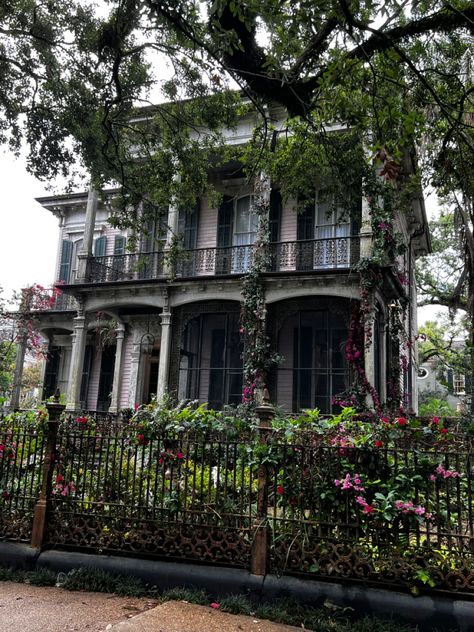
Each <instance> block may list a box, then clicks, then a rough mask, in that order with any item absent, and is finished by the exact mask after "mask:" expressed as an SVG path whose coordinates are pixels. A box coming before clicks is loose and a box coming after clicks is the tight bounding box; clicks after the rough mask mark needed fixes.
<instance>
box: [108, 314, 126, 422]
mask: <svg viewBox="0 0 474 632" xmlns="http://www.w3.org/2000/svg"><path fill="white" fill-rule="evenodd" d="M115 333H116V338H117V347H116V350H115V365H114V380H113V383H112V397H111V399H110V406H109V412H110V413H116V412H118V402H119V396H120V381H121V379H122V351H123V339H124V337H125V325H124V324H123V323H118V325H117V327H116V329H115Z"/></svg>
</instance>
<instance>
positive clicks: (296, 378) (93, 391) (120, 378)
mask: <svg viewBox="0 0 474 632" xmlns="http://www.w3.org/2000/svg"><path fill="white" fill-rule="evenodd" d="M252 117H253V115H252V114H248V115H247V116H246V117H245V119H243V120H242V121H241V125H240V126H239V127H238V129H236V130H234V131H232V132H229V142H236V143H237V142H238V143H245V142H246V140H248V139H249V138H250V136H251V133H252V129H253V120H254V119H253V118H252ZM209 177H210V178H213V180H214V182H215V185H216V189H217V190H218V192H219V193H220V194H221V195H222V198H221V201H220V203H215V202H213V201H212V200H211V199H207V198H206V197H205V196H203V197H202V198H201V199H199V200H196V204H195V207H194V208H193V209H185V210H183V209H181V210H180V209H178V208H176V207H174V206H173V205H172V204H171V205H170V206H169V209H167V212H166V213H165V214H164V215H163V214H162V215H161V216H160V217H159V218H157V220H156V221H155V222H154V223H153V225H150V226H149V229H148V231H147V233H146V234H142V235H140V236H139V238H138V239H136V240H135V243H136V248H135V249H134V251H132V252H131V251H130V250H129V249H128V248H127V242H128V239H129V238H130V236H131V234H130V233H127V232H126V231H125V232H124V231H120V230H118V229H115V228H112V227H111V226H110V225H109V224H108V222H107V219H108V216H109V214H110V208H109V205H108V201H107V200H110V199H111V198H112V197H113V195H114V192H113V191H111V192H108V193H107V194H106V195H103V196H100V199H99V196H98V195H97V194H96V193H95V192H94V191H89V192H84V193H74V194H67V195H63V196H61V195H55V196H51V197H43V198H39V199H38V201H39V202H40V203H41V205H42V206H43V208H44V209H46V210H47V211H49V212H52V213H54V215H55V216H56V217H57V218H58V220H59V243H58V253H57V266H56V270H57V274H56V279H57V280H58V281H59V282H60V283H61V284H62V288H63V293H62V295H61V297H60V298H59V300H58V301H57V302H56V305H55V306H54V308H53V309H51V310H50V311H49V312H48V313H43V314H41V315H40V327H41V331H42V333H43V335H44V336H45V337H47V339H48V341H49V354H48V359H47V361H46V363H45V376H44V397H48V396H50V395H51V394H52V393H53V392H54V391H55V389H57V388H59V389H60V391H61V392H62V393H65V394H66V396H67V405H68V408H69V409H71V410H73V409H74V410H78V409H87V410H108V411H110V412H116V411H118V410H120V409H121V408H125V407H133V406H134V405H136V404H141V403H146V402H148V401H150V399H151V398H152V397H154V396H158V397H161V396H162V395H164V394H165V393H170V394H171V395H172V396H174V397H176V398H179V399H184V398H186V399H197V400H200V401H206V402H209V405H210V406H212V407H222V405H224V404H238V403H240V402H241V399H242V390H243V386H244V384H243V354H244V353H249V352H251V350H249V349H246V350H244V348H243V341H242V335H241V325H240V310H241V283H242V277H243V275H245V274H246V272H247V271H248V270H249V269H250V267H251V266H252V261H253V248H254V247H253V244H254V241H255V239H256V234H257V230H258V217H257V215H256V213H255V212H254V210H253V205H252V200H253V195H254V186H253V185H252V184H249V183H248V181H247V180H246V179H245V178H244V177H243V174H242V172H241V170H240V169H239V165H236V164H228V165H226V166H224V167H221V168H219V169H215V170H213V171H210V172H209ZM269 187H270V188H271V190H270V191H269V195H270V213H269V232H270V235H269V239H270V245H269V264H268V269H267V271H266V272H265V273H264V278H265V296H266V304H267V316H268V319H267V322H268V333H269V335H270V340H271V344H272V347H273V349H274V350H275V351H276V352H277V353H278V354H279V355H280V356H281V358H282V360H281V362H280V364H279V365H278V366H277V367H276V368H275V369H274V371H273V374H272V375H271V379H270V380H269V388H270V394H271V397H272V400H273V402H274V403H275V404H277V405H278V406H281V407H282V408H283V409H285V410H288V411H297V410H300V409H303V408H312V407H318V408H319V409H320V410H321V411H322V412H325V413H328V412H331V410H332V409H333V400H334V398H337V396H338V394H340V393H341V392H343V391H344V390H345V389H347V388H348V386H349V385H350V383H351V379H352V375H351V367H350V366H349V364H348V361H347V357H346V352H345V343H346V339H347V335H348V328H349V322H350V312H351V310H350V306H351V302H354V301H359V300H360V287H359V273H358V271H357V269H356V264H357V263H358V261H359V260H360V258H361V257H364V256H367V254H368V253H370V251H371V244H372V240H373V235H372V229H371V223H370V218H369V206H368V204H367V203H366V201H365V200H363V199H361V201H360V209H359V211H358V212H357V214H356V216H354V214H352V216H348V214H347V213H345V209H344V208H341V207H340V206H339V205H338V203H337V201H336V200H334V199H332V198H331V197H330V196H328V195H327V194H326V191H325V183H324V182H315V183H314V195H313V196H311V197H310V198H307V199H306V200H305V205H304V209H303V210H301V205H300V210H299V212H297V206H298V201H297V200H295V199H288V200H284V199H283V198H282V195H281V193H280V191H279V188H278V183H277V182H276V183H271V184H269ZM104 200H105V201H104ZM394 229H395V230H396V231H397V232H398V233H399V234H400V235H402V237H403V239H404V241H405V242H406V244H407V250H406V254H405V255H404V257H402V261H401V262H400V264H399V271H398V272H399V274H400V272H401V273H402V274H403V275H404V276H405V278H406V279H408V281H409V282H408V283H406V284H403V283H400V280H399V277H397V274H395V272H394V271H393V270H386V271H385V272H384V275H385V277H386V278H384V282H383V283H382V284H381V285H380V288H379V289H377V292H376V296H375V299H374V310H375V318H374V322H373V335H372V340H371V344H370V345H368V346H367V348H366V349H365V351H364V353H365V371H366V374H367V377H368V378H369V380H370V381H371V383H372V384H373V385H374V387H375V388H376V389H377V391H378V392H379V394H380V397H381V400H382V401H384V399H385V398H386V396H387V384H388V383H389V382H390V375H389V373H390V364H391V362H392V361H393V358H392V359H391V356H393V354H394V353H396V354H398V356H399V357H397V360H396V361H397V362H398V361H403V363H404V365H405V367H406V371H405V379H404V385H403V388H404V391H405V398H406V403H407V404H408V405H409V406H411V407H414V408H416V388H413V385H414V384H416V366H415V364H416V363H415V362H414V359H413V358H412V357H411V353H412V350H411V346H410V345H407V346H406V348H404V346H403V343H402V342H401V341H400V340H399V339H398V337H397V341H396V344H395V341H394V339H393V334H392V332H391V331H390V330H389V327H388V323H389V311H390V308H391V307H390V306H391V305H392V304H393V302H394V301H398V300H399V299H400V298H402V299H403V300H405V302H407V303H408V317H407V321H406V322H405V323H404V327H405V329H406V332H407V336H408V337H410V336H412V335H414V333H415V332H416V311H415V310H416V300H415V298H416V289H415V282H414V260H415V257H416V256H417V254H418V253H420V252H422V251H426V250H427V249H428V248H429V236H428V233H427V229H426V217H425V212H424V206H423V200H422V198H421V196H420V197H419V198H414V199H413V202H412V210H411V213H410V214H409V215H407V214H400V215H399V217H397V218H395V226H394ZM174 235H180V236H181V240H182V241H181V243H182V246H183V249H184V253H183V254H182V256H181V257H180V258H179V259H178V261H177V263H176V265H175V269H174V270H173V271H172V274H170V270H169V266H170V263H169V261H168V260H167V257H166V253H167V250H168V249H169V247H170V244H171V242H172V239H173V236H174ZM104 334H105V335H104ZM403 354H405V356H406V357H405V359H404V360H403V359H402V358H401V356H403Z"/></svg>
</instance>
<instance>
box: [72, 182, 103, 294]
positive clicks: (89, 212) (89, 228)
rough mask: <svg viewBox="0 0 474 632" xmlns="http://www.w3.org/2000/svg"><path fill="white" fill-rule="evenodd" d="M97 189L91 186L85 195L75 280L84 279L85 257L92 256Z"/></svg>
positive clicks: (85, 271)
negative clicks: (82, 232)
mask: <svg viewBox="0 0 474 632" xmlns="http://www.w3.org/2000/svg"><path fill="white" fill-rule="evenodd" d="M97 199H98V196H97V191H95V190H94V189H93V188H92V187H91V188H90V189H89V194H88V196H87V209H86V219H85V224H84V237H83V240H82V248H81V251H80V252H79V254H78V257H77V258H78V260H79V265H78V271H77V280H78V282H80V283H83V282H84V281H85V280H86V273H87V258H88V257H91V256H92V244H93V242H94V228H95V216H96V212H97Z"/></svg>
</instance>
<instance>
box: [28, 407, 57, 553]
mask: <svg viewBox="0 0 474 632" xmlns="http://www.w3.org/2000/svg"><path fill="white" fill-rule="evenodd" d="M55 400H56V401H54V402H50V403H47V404H46V408H47V410H48V415H49V419H48V425H47V429H46V449H45V454H44V461H43V479H42V483H41V491H40V496H39V499H38V502H37V503H36V505H35V512H34V516H33V527H32V531H31V546H32V547H33V548H35V549H40V548H41V547H42V545H43V542H44V538H45V535H46V526H47V512H48V509H49V504H50V499H51V491H52V481H53V470H54V462H55V456H56V442H57V436H58V425H59V418H60V416H61V413H62V412H63V411H64V409H65V406H64V405H63V404H60V403H59V396H56V398H55Z"/></svg>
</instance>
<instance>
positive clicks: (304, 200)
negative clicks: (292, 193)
mask: <svg viewBox="0 0 474 632" xmlns="http://www.w3.org/2000/svg"><path fill="white" fill-rule="evenodd" d="M314 213H315V205H314V197H309V198H308V197H301V198H300V201H299V204H298V218H297V227H296V239H297V240H298V241H301V240H303V239H314Z"/></svg>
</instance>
